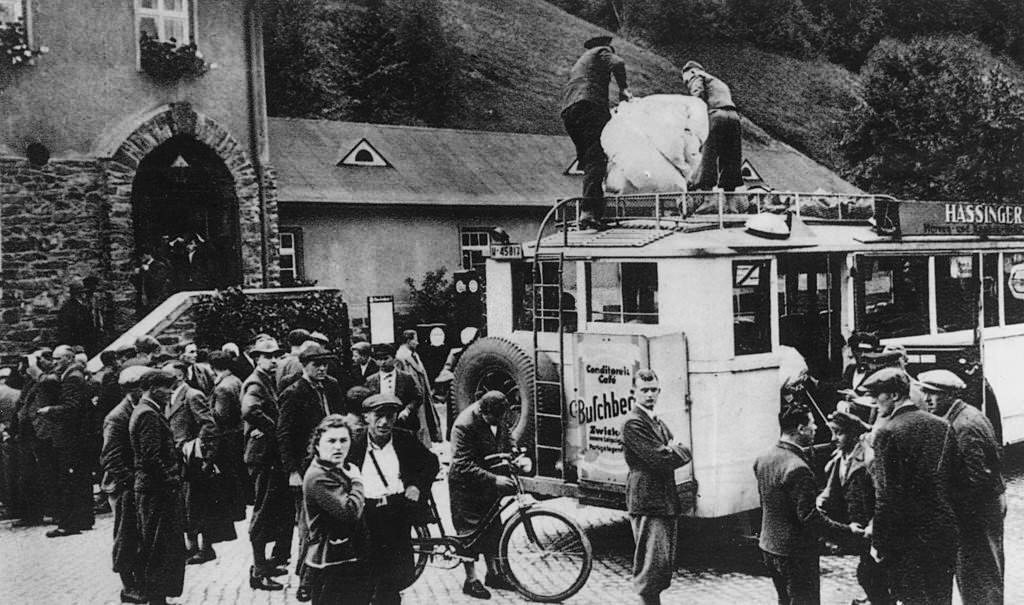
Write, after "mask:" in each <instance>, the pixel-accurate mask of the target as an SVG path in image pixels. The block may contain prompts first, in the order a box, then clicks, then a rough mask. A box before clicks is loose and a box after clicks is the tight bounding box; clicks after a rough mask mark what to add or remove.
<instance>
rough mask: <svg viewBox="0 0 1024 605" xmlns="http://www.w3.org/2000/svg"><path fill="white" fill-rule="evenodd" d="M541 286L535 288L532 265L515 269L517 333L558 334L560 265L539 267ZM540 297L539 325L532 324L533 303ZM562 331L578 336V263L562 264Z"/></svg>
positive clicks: (514, 302) (515, 318)
mask: <svg viewBox="0 0 1024 605" xmlns="http://www.w3.org/2000/svg"><path fill="white" fill-rule="evenodd" d="M540 265H541V266H540V276H541V280H540V281H541V283H542V284H543V285H542V286H539V287H534V286H533V263H532V262H520V263H516V264H515V266H513V268H512V292H513V297H512V304H513V305H514V307H513V321H514V322H515V329H516V330H527V331H529V330H532V329H534V327H536V329H537V331H539V332H557V331H558V317H559V288H558V263H557V262H542V263H541V264H540ZM534 296H536V297H537V322H536V323H537V325H536V326H533V325H531V324H532V323H533V299H534ZM561 313H562V331H563V332H575V331H576V328H577V323H578V322H577V315H576V313H577V312H576V263H575V262H572V261H566V262H564V263H562V288H561Z"/></svg>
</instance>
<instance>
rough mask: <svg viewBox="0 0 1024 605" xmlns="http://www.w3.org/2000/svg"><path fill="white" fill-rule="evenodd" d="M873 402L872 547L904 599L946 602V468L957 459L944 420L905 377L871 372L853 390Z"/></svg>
mask: <svg viewBox="0 0 1024 605" xmlns="http://www.w3.org/2000/svg"><path fill="white" fill-rule="evenodd" d="M858 390H860V391H863V392H864V393H866V394H867V395H869V396H871V397H872V398H873V399H874V400H875V405H876V406H877V408H878V415H879V419H880V420H882V422H880V423H879V422H876V424H875V427H874V429H873V430H872V433H873V434H874V442H873V446H874V451H875V459H874V463H873V467H872V473H873V475H874V478H875V517H874V520H873V521H872V535H871V548H872V555H873V556H874V557H875V560H876V561H878V562H880V563H881V564H882V566H883V567H884V568H885V569H886V571H887V573H888V576H889V584H890V591H891V592H892V596H893V597H895V598H896V599H898V600H900V601H903V602H905V603H950V602H951V600H952V594H953V568H954V566H955V563H956V551H957V519H956V514H955V512H954V507H953V496H952V492H953V486H954V483H953V469H954V465H955V463H956V461H957V460H958V457H959V455H960V454H959V451H958V448H957V444H956V439H955V437H954V436H953V430H952V428H951V427H950V426H949V423H948V422H946V421H945V420H943V419H941V418H936V417H935V416H933V415H932V414H929V413H927V412H925V411H924V410H922V409H921V408H919V407H918V406H917V405H916V404H915V403H914V402H913V401H911V400H910V399H909V395H910V376H908V375H907V373H906V372H905V371H904V370H902V369H900V368H883V369H881V370H878V371H877V372H875V373H874V374H872V375H871V376H868V377H867V379H866V380H865V381H864V382H863V383H862V384H861V386H860V388H859V389H858Z"/></svg>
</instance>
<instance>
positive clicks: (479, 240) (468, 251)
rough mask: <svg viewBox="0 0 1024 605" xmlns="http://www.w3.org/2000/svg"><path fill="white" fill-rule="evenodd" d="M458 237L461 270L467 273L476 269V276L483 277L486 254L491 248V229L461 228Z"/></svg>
mask: <svg viewBox="0 0 1024 605" xmlns="http://www.w3.org/2000/svg"><path fill="white" fill-rule="evenodd" d="M459 235H460V244H461V246H460V249H461V251H462V268H463V269H465V270H467V271H468V270H470V269H476V273H477V275H479V276H481V277H483V275H484V264H485V262H486V261H487V252H488V250H490V246H491V228H490V227H487V228H484V227H468V228H463V229H462V231H461V233H460V234H459Z"/></svg>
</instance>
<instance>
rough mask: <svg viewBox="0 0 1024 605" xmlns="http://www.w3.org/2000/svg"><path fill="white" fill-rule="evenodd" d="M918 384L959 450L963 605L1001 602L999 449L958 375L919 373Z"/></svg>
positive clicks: (959, 563)
mask: <svg viewBox="0 0 1024 605" xmlns="http://www.w3.org/2000/svg"><path fill="white" fill-rule="evenodd" d="M917 380H918V385H919V386H920V388H921V391H922V393H924V396H925V401H926V404H927V406H928V410H929V411H930V412H931V413H933V414H935V415H936V416H939V417H941V418H944V419H945V420H946V421H947V422H949V424H950V425H951V426H952V427H953V434H954V436H955V437H956V443H957V448H958V449H959V451H960V464H959V465H958V467H957V469H956V470H957V477H956V492H955V493H956V499H955V500H956V505H957V509H958V511H957V512H958V517H959V530H960V545H959V547H958V549H957V556H956V584H957V586H958V587H959V588H960V596H961V597H962V599H963V602H964V604H965V605H972V604H975V603H977V604H982V603H1002V602H1003V583H1004V568H1005V559H1004V555H1003V519H1004V517H1005V516H1006V495H1005V492H1006V485H1005V484H1004V483H1003V475H1002V448H1001V447H1000V444H999V441H998V440H997V439H996V434H995V431H994V430H993V429H992V424H991V423H990V422H989V421H988V418H986V417H985V414H983V413H982V412H981V410H979V409H977V408H975V407H973V406H970V405H968V404H967V403H965V402H964V400H963V399H960V394H961V393H962V392H963V390H964V388H965V387H966V385H965V384H964V381H963V380H961V379H960V377H959V376H957V375H956V374H954V373H953V372H950V371H949V370H942V369H939V370H929V371H927V372H922V373H920V374H918V376H917Z"/></svg>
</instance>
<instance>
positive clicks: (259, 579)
mask: <svg viewBox="0 0 1024 605" xmlns="http://www.w3.org/2000/svg"><path fill="white" fill-rule="evenodd" d="M257 344H259V343H257ZM271 344H272V345H273V347H271V346H270V345H271ZM263 346H264V345H261V346H260V348H262V347H263ZM265 346H266V347H267V349H268V351H267V352H265V353H259V354H257V355H256V369H255V370H253V372H252V374H250V375H249V377H248V378H246V379H245V382H244V383H243V384H242V418H243V419H244V420H245V423H246V435H245V455H244V459H245V464H246V465H247V466H248V467H249V473H250V475H252V476H253V483H254V489H255V502H254V503H253V511H252V520H251V522H250V524H249V541H250V542H251V543H252V553H253V566H252V567H251V568H250V569H249V586H250V587H252V588H253V589H256V590H283V589H284V585H283V584H281V583H280V582H277V581H275V580H274V579H273V577H274V576H278V575H282V574H284V573H287V570H285V569H282V568H281V567H279V566H281V565H286V564H287V563H288V558H289V555H290V553H291V548H292V527H293V525H294V524H295V504H294V502H293V500H292V497H291V494H289V493H288V475H287V474H286V473H285V472H284V467H283V464H282V463H281V454H280V453H279V449H278V445H277V421H278V416H279V408H278V402H277V398H278V392H277V385H276V383H275V381H274V370H275V368H276V365H277V359H278V355H277V354H276V353H275V352H270V351H269V349H271V348H274V349H276V348H277V342H276V341H274V342H273V343H270V342H268V343H266V345H265ZM270 543H273V544H274V549H273V553H272V555H271V559H267V544H270Z"/></svg>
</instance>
